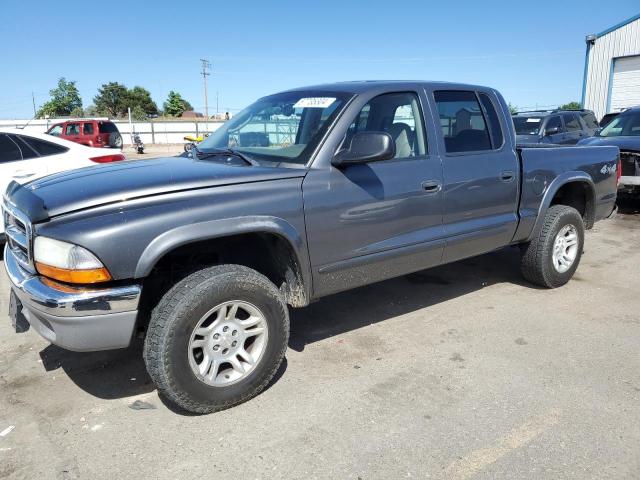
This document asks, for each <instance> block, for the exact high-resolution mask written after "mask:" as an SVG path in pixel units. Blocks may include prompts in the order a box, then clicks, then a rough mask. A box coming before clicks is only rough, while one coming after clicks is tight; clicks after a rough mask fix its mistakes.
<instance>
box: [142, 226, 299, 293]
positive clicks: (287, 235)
mask: <svg viewBox="0 0 640 480" xmlns="http://www.w3.org/2000/svg"><path fill="white" fill-rule="evenodd" d="M243 233H272V234H275V235H279V236H280V237H282V238H284V239H285V240H286V241H287V242H289V244H290V245H291V249H292V251H293V252H294V253H295V255H296V261H297V263H298V265H299V267H300V270H301V274H302V280H303V282H304V286H305V289H306V290H307V292H308V293H309V291H310V285H311V272H310V269H309V264H308V262H305V261H303V260H304V259H305V258H307V254H306V243H305V242H304V240H303V238H302V236H301V235H300V233H299V232H298V231H297V230H296V228H295V227H294V226H293V225H291V224H290V223H289V222H287V221H286V220H284V219H282V218H278V217H272V216H247V217H240V218H227V219H221V220H210V221H205V222H200V223H194V224H188V225H181V226H179V227H176V228H173V229H171V230H168V231H166V232H163V233H162V234H160V235H158V236H157V237H156V238H154V239H153V240H152V241H151V242H150V243H149V244H148V245H147V247H146V248H145V249H144V251H143V252H142V255H141V256H140V259H139V260H138V264H137V266H136V269H135V275H134V276H135V278H144V277H146V276H148V275H149V273H150V272H151V270H152V269H153V267H154V265H155V264H156V263H157V262H158V261H159V260H160V259H161V258H162V257H163V256H164V255H166V254H167V253H169V252H170V251H172V250H174V249H176V248H178V247H181V246H183V245H187V244H189V243H194V242H199V241H203V240H211V239H215V238H222V237H229V236H232V235H239V234H243Z"/></svg>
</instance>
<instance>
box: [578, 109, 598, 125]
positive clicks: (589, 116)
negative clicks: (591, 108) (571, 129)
mask: <svg viewBox="0 0 640 480" xmlns="http://www.w3.org/2000/svg"><path fill="white" fill-rule="evenodd" d="M580 116H581V117H582V120H584V123H585V124H586V125H587V128H598V127H599V126H600V125H598V121H597V120H596V116H595V115H594V114H593V113H591V112H584V113H581V114H580Z"/></svg>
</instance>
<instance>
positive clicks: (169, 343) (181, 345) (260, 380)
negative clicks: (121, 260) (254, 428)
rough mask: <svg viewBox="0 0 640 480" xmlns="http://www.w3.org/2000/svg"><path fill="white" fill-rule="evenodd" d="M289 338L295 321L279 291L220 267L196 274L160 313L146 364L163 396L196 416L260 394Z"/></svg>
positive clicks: (255, 276) (237, 269) (247, 272)
mask: <svg viewBox="0 0 640 480" xmlns="http://www.w3.org/2000/svg"><path fill="white" fill-rule="evenodd" d="M288 339H289V315H288V310H287V306H286V304H285V303H284V301H283V299H282V297H281V295H280V293H279V292H278V289H277V288H276V286H275V285H274V284H273V283H271V282H270V281H269V280H268V279H267V278H266V277H264V276H263V275H261V274H260V273H258V272H256V271H255V270H252V269H250V268H247V267H243V266H239V265H220V266H215V267H210V268H206V269H203V270H200V271H198V272H196V273H193V274H191V275H189V276H188V277H187V278H185V279H184V280H182V281H181V282H179V283H177V284H176V285H175V286H174V287H173V288H171V290H169V291H168V292H167V293H166V294H165V295H164V297H163V298H162V299H161V300H160V302H159V303H158V305H157V306H156V307H155V308H154V310H153V312H152V314H151V321H150V323H149V328H148V331H147V337H146V339H145V345H144V360H145V363H146V366H147V370H148V372H149V375H150V376H151V378H152V380H153V381H154V383H155V384H156V386H157V387H158V391H159V393H160V394H162V395H163V396H164V397H165V398H167V399H168V400H169V401H171V402H172V403H174V404H176V405H178V406H179V407H181V408H183V409H184V410H187V411H190V412H195V413H210V412H214V411H217V410H222V409H225V408H228V407H231V406H233V405H237V404H239V403H242V402H244V401H246V400H248V399H250V398H252V397H254V396H255V395H257V394H258V393H260V392H261V391H262V390H263V389H264V388H265V386H266V385H267V384H268V383H269V381H270V380H271V379H272V378H273V376H274V374H275V373H276V371H277V369H278V367H279V366H280V363H281V362H282V359H283V357H284V354H285V351H286V348H287V342H288Z"/></svg>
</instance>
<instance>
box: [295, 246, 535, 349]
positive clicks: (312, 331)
mask: <svg viewBox="0 0 640 480" xmlns="http://www.w3.org/2000/svg"><path fill="white" fill-rule="evenodd" d="M504 282H507V283H513V284H518V285H523V286H527V287H529V288H540V287H537V286H535V285H532V284H530V283H527V282H526V281H525V280H524V279H523V278H522V275H521V274H520V252H519V249H518V248H517V247H516V248H505V249H502V250H499V251H496V252H492V253H489V254H485V255H482V256H479V257H474V258H470V259H467V260H462V261H459V262H456V263H452V264H448V265H443V266H440V267H436V268H432V269H429V270H424V271H421V272H418V273H413V274H410V275H406V276H403V277H398V278H395V279H392V280H386V281H384V282H380V283H376V284H374V285H368V286H366V287H361V288H357V289H354V290H350V291H347V292H343V293H338V294H336V295H332V296H330V297H326V298H323V299H321V300H319V301H318V302H315V303H313V304H311V305H309V307H307V308H304V309H300V310H296V309H292V310H291V311H290V312H291V334H290V337H289V347H290V348H291V349H293V350H295V351H297V352H301V351H303V350H304V348H305V346H306V345H308V344H311V343H314V342H318V341H321V340H324V339H326V338H329V337H333V336H336V335H340V334H342V333H346V332H349V331H352V330H357V329H359V328H361V327H364V326H367V325H372V324H375V323H378V322H382V321H384V320H388V319H390V318H393V317H396V316H399V315H403V314H406V313H409V312H414V311H416V310H421V309H423V308H427V307H429V306H432V305H436V304H438V303H442V302H446V301H448V300H451V299H453V298H457V297H461V296H463V295H466V294H468V293H471V292H475V291H477V290H480V289H482V288H485V287H487V286H490V285H493V284H496V283H504Z"/></svg>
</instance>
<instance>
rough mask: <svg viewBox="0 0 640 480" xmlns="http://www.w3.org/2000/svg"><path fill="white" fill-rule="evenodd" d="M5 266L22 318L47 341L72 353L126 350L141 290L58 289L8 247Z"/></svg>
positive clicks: (119, 287)
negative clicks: (26, 266) (45, 280)
mask: <svg viewBox="0 0 640 480" xmlns="http://www.w3.org/2000/svg"><path fill="white" fill-rule="evenodd" d="M4 264H5V269H6V271H7V275H8V276H9V280H10V281H11V286H12V289H13V291H14V293H15V294H16V296H17V297H18V299H19V300H20V303H21V304H22V308H23V312H22V313H23V315H24V316H25V317H26V319H27V321H28V322H29V324H30V325H31V326H32V327H33V328H34V329H35V330H36V331H37V332H38V333H39V334H40V335H42V336H43V337H44V338H45V339H47V340H48V341H50V342H51V343H53V344H55V345H59V346H61V347H63V348H66V349H68V350H75V351H94V350H109V349H114V348H124V347H127V346H128V345H129V343H130V341H131V336H132V334H133V329H134V327H135V323H136V317H137V314H138V303H139V301H140V294H141V291H142V289H141V287H140V285H127V286H118V287H112V288H92V287H90V288H88V289H75V288H71V287H69V288H62V287H61V288H56V286H55V284H47V283H45V282H43V280H42V278H41V277H40V276H38V275H34V274H31V273H29V272H27V271H25V270H24V269H23V268H22V267H21V266H20V265H19V264H18V261H17V260H16V258H15V256H14V255H13V253H12V252H11V250H10V249H9V248H8V246H5V249H4Z"/></svg>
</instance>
